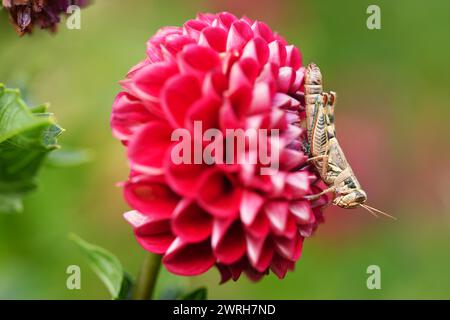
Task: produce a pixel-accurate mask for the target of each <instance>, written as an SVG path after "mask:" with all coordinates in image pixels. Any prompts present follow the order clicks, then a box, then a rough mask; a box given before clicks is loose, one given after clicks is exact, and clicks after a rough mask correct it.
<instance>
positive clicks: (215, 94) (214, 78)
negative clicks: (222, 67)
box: [202, 71, 228, 99]
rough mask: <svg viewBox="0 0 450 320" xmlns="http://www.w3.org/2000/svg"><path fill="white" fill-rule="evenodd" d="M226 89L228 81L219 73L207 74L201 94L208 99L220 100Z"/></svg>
mask: <svg viewBox="0 0 450 320" xmlns="http://www.w3.org/2000/svg"><path fill="white" fill-rule="evenodd" d="M227 89H228V79H227V77H225V75H223V74H222V73H221V72H218V71H217V72H209V73H208V74H207V75H206V77H205V79H204V80H203V87H202V93H203V95H204V96H206V97H208V98H217V99H221V98H222V95H223V93H224V91H225V90H227Z"/></svg>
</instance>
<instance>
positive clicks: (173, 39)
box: [163, 35, 195, 57]
mask: <svg viewBox="0 0 450 320" xmlns="http://www.w3.org/2000/svg"><path fill="white" fill-rule="evenodd" d="M193 43H195V41H194V40H193V39H192V38H189V37H187V36H180V35H174V36H168V37H167V38H166V41H165V43H164V46H163V47H164V49H165V50H166V51H167V52H169V53H170V54H171V55H172V56H173V57H175V56H176V55H177V53H178V52H180V51H182V50H183V48H184V47H185V46H187V45H190V44H193Z"/></svg>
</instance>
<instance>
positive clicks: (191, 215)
mask: <svg viewBox="0 0 450 320" xmlns="http://www.w3.org/2000/svg"><path fill="white" fill-rule="evenodd" d="M172 230H173V232H174V233H175V234H176V235H177V236H178V237H179V238H180V239H182V240H183V241H184V242H201V241H203V240H206V239H208V238H209V237H210V236H211V233H212V218H211V216H210V215H209V214H208V213H207V212H205V211H204V210H202V208H200V207H199V206H198V205H197V204H196V203H195V202H192V201H190V200H183V201H182V202H180V204H179V205H178V207H177V208H176V209H175V212H174V217H173V222H172Z"/></svg>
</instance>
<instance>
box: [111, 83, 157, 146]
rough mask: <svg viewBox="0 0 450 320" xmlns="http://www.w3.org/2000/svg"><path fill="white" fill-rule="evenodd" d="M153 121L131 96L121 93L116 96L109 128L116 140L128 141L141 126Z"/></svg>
mask: <svg viewBox="0 0 450 320" xmlns="http://www.w3.org/2000/svg"><path fill="white" fill-rule="evenodd" d="M155 119H157V118H156V117H155V116H154V115H152V114H151V113H150V112H149V111H148V110H147V109H146V108H145V106H144V105H143V104H142V103H141V102H140V101H139V100H138V99H136V98H135V97H134V96H132V95H131V94H129V93H127V92H121V93H119V94H118V95H117V97H116V100H115V101H114V104H113V109H112V113H111V127H112V130H113V134H114V136H115V137H116V138H118V139H120V140H122V141H128V140H129V139H130V137H131V136H132V135H133V134H134V133H135V132H136V131H137V130H138V129H139V128H140V127H141V126H142V125H143V124H145V123H147V122H150V121H153V120H155Z"/></svg>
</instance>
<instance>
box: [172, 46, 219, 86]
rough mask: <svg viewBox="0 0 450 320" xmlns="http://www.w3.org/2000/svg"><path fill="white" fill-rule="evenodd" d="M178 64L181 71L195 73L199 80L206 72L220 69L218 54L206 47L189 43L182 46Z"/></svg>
mask: <svg viewBox="0 0 450 320" xmlns="http://www.w3.org/2000/svg"><path fill="white" fill-rule="evenodd" d="M178 66H179V68H180V71H181V73H186V74H195V75H197V76H198V77H199V79H200V80H202V79H203V75H204V73H206V72H211V71H214V69H218V70H220V67H221V64H220V59H219V55H218V54H217V52H215V51H214V50H213V49H210V48H208V47H204V46H199V45H196V44H191V45H188V46H186V47H184V49H183V51H182V53H181V54H180V55H179V56H178Z"/></svg>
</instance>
